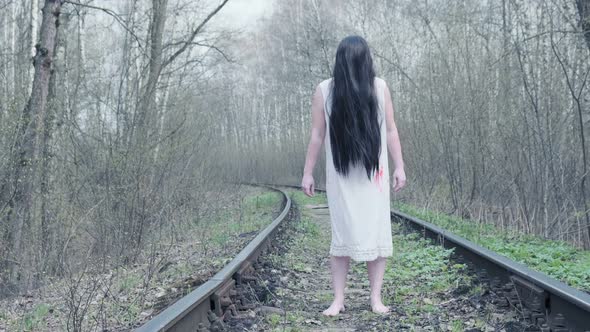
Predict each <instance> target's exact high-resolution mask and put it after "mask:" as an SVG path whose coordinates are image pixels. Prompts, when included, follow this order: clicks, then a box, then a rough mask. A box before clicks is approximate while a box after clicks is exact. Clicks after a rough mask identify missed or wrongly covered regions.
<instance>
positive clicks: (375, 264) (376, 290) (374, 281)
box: [367, 257, 389, 313]
mask: <svg viewBox="0 0 590 332" xmlns="http://www.w3.org/2000/svg"><path fill="white" fill-rule="evenodd" d="M385 263H386V259H385V258H383V257H377V259H376V260H374V261H370V262H367V270H368V272H369V282H370V284H371V309H372V310H373V312H376V313H386V312H388V311H389V308H388V307H386V306H385V305H383V302H381V286H383V275H384V274H385Z"/></svg>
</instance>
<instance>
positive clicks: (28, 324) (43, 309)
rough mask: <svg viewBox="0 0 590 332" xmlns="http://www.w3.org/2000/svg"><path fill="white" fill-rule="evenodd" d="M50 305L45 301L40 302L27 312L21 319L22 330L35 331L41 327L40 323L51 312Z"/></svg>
mask: <svg viewBox="0 0 590 332" xmlns="http://www.w3.org/2000/svg"><path fill="white" fill-rule="evenodd" d="M49 308H50V307H49V305H47V304H45V303H41V304H38V305H37V306H35V308H34V309H33V310H32V311H31V312H28V313H26V314H25V315H24V316H23V317H22V320H21V328H20V330H21V331H35V330H37V328H38V327H39V324H40V323H41V322H42V321H43V319H44V318H45V317H46V316H47V314H48V313H49Z"/></svg>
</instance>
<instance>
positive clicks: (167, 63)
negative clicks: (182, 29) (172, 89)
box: [162, 0, 229, 68]
mask: <svg viewBox="0 0 590 332" xmlns="http://www.w3.org/2000/svg"><path fill="white" fill-rule="evenodd" d="M228 1H229V0H223V2H222V3H220V4H219V6H217V7H216V8H215V9H214V10H213V11H212V12H211V13H209V15H208V16H207V17H206V18H205V20H203V22H201V24H199V26H197V28H196V29H195V30H194V31H193V33H192V34H191V36H190V37H189V39H188V40H187V41H185V42H184V45H183V46H182V47H181V48H180V49H178V50H177V51H176V52H174V54H172V55H171V56H170V58H168V59H167V60H166V61H164V63H163V64H162V68H164V67H166V66H168V65H169V64H170V63H172V61H174V60H175V59H176V58H177V57H178V56H179V55H181V54H182V53H183V52H184V51H186V49H187V48H188V47H189V46H190V45H191V44H192V43H193V40H195V37H196V36H197V34H199V32H201V30H203V28H204V27H205V24H207V22H209V20H211V19H212V18H213V16H215V15H216V14H217V13H218V12H219V11H220V10H221V8H223V6H225V4H226V3H227V2H228Z"/></svg>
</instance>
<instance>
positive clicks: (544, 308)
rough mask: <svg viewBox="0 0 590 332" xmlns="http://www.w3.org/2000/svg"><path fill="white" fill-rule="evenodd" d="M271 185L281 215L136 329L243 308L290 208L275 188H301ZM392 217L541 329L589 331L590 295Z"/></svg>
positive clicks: (207, 321) (218, 318) (214, 319)
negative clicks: (242, 297)
mask: <svg viewBox="0 0 590 332" xmlns="http://www.w3.org/2000/svg"><path fill="white" fill-rule="evenodd" d="M268 187H269V188H271V189H273V190H277V191H279V192H281V193H282V194H283V197H284V198H283V201H284V208H283V210H282V212H281V214H280V215H279V216H278V217H277V218H276V219H275V220H274V221H273V222H272V223H271V224H270V225H269V226H268V227H267V228H266V229H264V230H263V231H261V232H260V233H259V234H258V236H256V238H254V240H252V242H251V243H250V244H248V246H246V248H244V250H242V251H241V252H240V253H239V254H238V255H237V256H236V257H235V258H234V259H233V260H232V261H231V262H230V263H229V264H228V265H227V266H225V267H224V268H223V269H222V270H221V271H219V272H218V273H217V274H216V275H215V276H213V278H211V279H210V280H209V281H207V282H206V283H205V284H203V285H201V286H200V287H199V288H197V289H196V290H194V291H193V292H191V293H190V294H188V295H187V296H185V297H183V298H181V299H180V300H179V301H177V302H176V303H174V304H173V305H171V306H170V307H168V308H167V309H166V310H164V311H163V312H161V313H160V314H158V315H157V316H156V317H154V318H153V319H151V320H150V321H148V322H147V323H146V324H145V325H143V326H142V327H140V328H139V329H137V330H136V331H141V332H144V331H195V330H196V331H199V332H201V331H203V332H204V331H222V330H223V318H224V317H225V316H227V315H235V314H236V313H237V311H238V310H239V309H240V308H239V305H240V303H239V301H234V300H235V299H236V297H239V295H238V294H237V292H236V289H235V287H236V285H239V284H241V283H242V281H243V280H244V279H247V278H248V277H247V276H248V274H249V273H250V272H251V271H252V263H253V262H254V261H255V260H256V259H257V257H258V256H259V255H260V253H261V252H262V251H263V250H265V249H266V248H268V247H269V244H270V243H271V241H272V238H273V236H274V235H275V234H276V232H277V230H278V228H279V226H280V225H281V223H282V222H283V221H284V220H285V219H286V217H287V215H288V213H289V210H290V209H291V200H290V199H289V197H288V195H287V194H286V193H285V192H284V191H283V190H280V189H278V188H277V187H290V188H299V187H295V186H283V185H281V186H277V187H275V186H268ZM316 190H317V191H319V192H325V191H324V190H321V189H316ZM391 218H392V222H399V223H403V224H406V225H407V226H409V227H411V228H413V229H414V230H416V231H417V232H420V233H421V234H423V236H425V237H428V238H431V239H432V240H433V241H435V242H437V243H439V244H441V245H442V246H444V247H446V248H454V252H455V255H456V259H457V260H459V261H462V262H464V263H466V264H467V265H468V266H470V270H471V271H472V272H473V273H474V274H476V275H477V276H478V277H479V279H480V280H481V281H483V282H485V283H488V284H489V286H490V289H491V290H492V291H493V292H495V293H496V294H498V295H500V296H501V298H502V299H503V300H504V301H506V304H507V305H510V306H513V307H514V308H516V309H517V310H519V311H521V312H522V314H523V315H524V317H525V318H526V319H527V320H528V321H530V322H531V323H532V324H534V325H536V326H537V327H538V330H539V331H542V332H549V331H551V332H566V331H570V332H578V331H581V332H586V331H588V332H590V294H587V293H584V292H582V291H580V290H577V289H575V288H573V287H570V286H568V285H566V284H564V283H562V282H560V281H558V280H555V279H553V278H550V277H548V276H546V275H545V274H542V273H539V272H536V271H533V270H531V269H529V268H527V267H526V266H524V265H522V264H520V263H517V262H514V261H512V260H510V259H508V258H506V257H504V256H500V255H498V254H496V253H494V252H492V251H490V250H487V249H485V248H483V247H481V246H478V245H476V244H474V243H472V242H470V241H468V240H465V239H463V238H461V237H459V236H456V235H454V234H452V233H450V232H448V231H445V230H444V229H442V228H440V227H438V226H436V225H433V224H430V223H428V222H425V221H423V220H420V219H417V218H415V217H412V216H410V215H407V214H404V213H401V212H399V211H395V210H392V212H391ZM236 302H237V303H236ZM236 305H237V306H238V307H237V306H236Z"/></svg>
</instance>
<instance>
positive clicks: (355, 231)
mask: <svg viewBox="0 0 590 332" xmlns="http://www.w3.org/2000/svg"><path fill="white" fill-rule="evenodd" d="M332 86H333V85H332V79H327V80H325V81H323V82H322V83H320V88H321V91H322V95H323V97H324V117H325V119H326V136H325V139H324V147H325V150H326V193H327V197H328V207H329V209H330V220H331V225H332V242H331V245H330V254H331V255H333V256H349V257H351V258H352V259H353V260H355V261H372V260H375V259H376V258H377V257H379V256H381V257H387V256H391V255H392V252H393V248H392V240H391V219H390V201H389V198H390V195H389V165H388V155H387V137H386V125H385V112H384V110H385V101H384V99H385V89H386V84H385V81H383V80H382V79H381V78H375V93H376V96H377V99H378V105H379V107H378V109H379V121H380V128H381V154H380V157H379V165H380V170H379V171H378V172H374V174H372V175H371V179H370V180H369V178H368V177H367V172H366V170H365V168H364V167H360V166H354V167H351V168H350V171H349V174H348V175H347V176H346V177H344V176H342V175H341V174H339V173H337V172H336V170H335V168H334V163H333V161H332V148H331V145H330V120H329V114H330V112H331V106H332V100H331V91H332Z"/></svg>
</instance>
